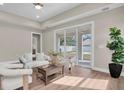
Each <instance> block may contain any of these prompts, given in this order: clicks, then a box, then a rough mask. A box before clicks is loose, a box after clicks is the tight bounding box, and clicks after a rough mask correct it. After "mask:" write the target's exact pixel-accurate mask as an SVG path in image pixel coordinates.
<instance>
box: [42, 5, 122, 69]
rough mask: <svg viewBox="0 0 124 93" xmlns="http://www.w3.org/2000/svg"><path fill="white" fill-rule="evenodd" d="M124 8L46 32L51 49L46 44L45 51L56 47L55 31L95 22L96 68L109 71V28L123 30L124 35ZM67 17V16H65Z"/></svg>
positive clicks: (45, 41) (72, 22)
mask: <svg viewBox="0 0 124 93" xmlns="http://www.w3.org/2000/svg"><path fill="white" fill-rule="evenodd" d="M123 10H124V7H120V8H117V9H114V10H111V11H108V12H104V13H101V14H97V15H94V16H90V17H85V18H81V19H79V20H75V21H71V22H68V23H65V24H63V25H59V26H57V27H54V28H50V29H48V30H49V31H46V32H45V31H44V34H43V35H45V36H47V34H49V35H48V38H50V41H49V39H46V40H44V41H43V44H44V43H50V44H51V47H49V46H45V45H47V44H44V47H43V50H44V51H45V52H46V50H45V49H44V48H46V49H47V50H49V48H50V49H51V48H53V46H54V38H53V37H54V36H53V33H54V30H56V29H59V28H63V27H68V26H72V25H77V24H82V23H85V22H89V21H94V22H95V33H94V34H95V47H94V51H95V58H94V59H95V63H94V66H95V67H98V68H101V69H108V63H110V62H111V52H110V51H109V50H108V49H107V48H106V43H107V40H108V39H109V28H110V27H113V26H116V27H118V28H120V29H121V30H122V33H124V12H123ZM65 17H66V16H65ZM100 47H101V48H100Z"/></svg>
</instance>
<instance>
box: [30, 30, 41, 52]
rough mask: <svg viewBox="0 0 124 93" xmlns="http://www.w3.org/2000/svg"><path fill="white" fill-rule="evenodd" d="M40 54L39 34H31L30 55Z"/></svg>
mask: <svg viewBox="0 0 124 93" xmlns="http://www.w3.org/2000/svg"><path fill="white" fill-rule="evenodd" d="M36 53H41V34H40V33H34V32H33V33H32V54H36Z"/></svg>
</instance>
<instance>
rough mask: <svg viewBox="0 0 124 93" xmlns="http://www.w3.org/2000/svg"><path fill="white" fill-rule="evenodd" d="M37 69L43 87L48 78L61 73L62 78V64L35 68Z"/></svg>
mask: <svg viewBox="0 0 124 93" xmlns="http://www.w3.org/2000/svg"><path fill="white" fill-rule="evenodd" d="M37 68H38V73H41V74H42V75H43V78H40V79H42V80H43V81H44V82H45V85H47V84H48V76H50V75H53V74H57V73H61V75H62V76H64V65H62V64H57V65H49V66H48V67H46V68H43V67H42V66H41V67H37Z"/></svg>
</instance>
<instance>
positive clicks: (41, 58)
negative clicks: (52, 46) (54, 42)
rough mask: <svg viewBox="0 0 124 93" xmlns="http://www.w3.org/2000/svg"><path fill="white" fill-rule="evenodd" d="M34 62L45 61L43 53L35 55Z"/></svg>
mask: <svg viewBox="0 0 124 93" xmlns="http://www.w3.org/2000/svg"><path fill="white" fill-rule="evenodd" d="M36 60H37V61H44V60H45V58H44V53H37V54H36Z"/></svg>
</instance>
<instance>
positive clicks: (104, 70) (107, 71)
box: [92, 67, 124, 76]
mask: <svg viewBox="0 0 124 93" xmlns="http://www.w3.org/2000/svg"><path fill="white" fill-rule="evenodd" d="M92 70H95V71H99V72H104V73H109V69H106V68H100V67H93V68H92ZM121 76H124V72H121Z"/></svg>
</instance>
